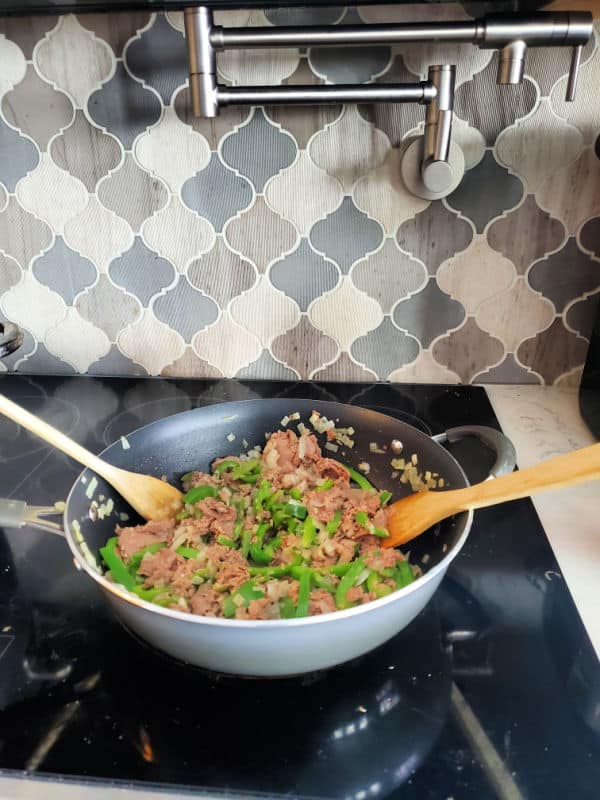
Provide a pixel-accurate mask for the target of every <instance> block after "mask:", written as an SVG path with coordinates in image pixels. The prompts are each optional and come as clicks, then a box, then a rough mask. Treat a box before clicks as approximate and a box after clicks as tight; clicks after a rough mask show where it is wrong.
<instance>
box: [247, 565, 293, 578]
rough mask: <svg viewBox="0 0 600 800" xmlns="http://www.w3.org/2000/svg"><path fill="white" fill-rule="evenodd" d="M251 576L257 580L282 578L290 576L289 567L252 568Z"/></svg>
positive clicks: (250, 569) (250, 570)
mask: <svg viewBox="0 0 600 800" xmlns="http://www.w3.org/2000/svg"><path fill="white" fill-rule="evenodd" d="M249 572H250V575H251V576H252V577H255V578H281V577H283V576H284V575H289V573H290V568H289V567H250V568H249Z"/></svg>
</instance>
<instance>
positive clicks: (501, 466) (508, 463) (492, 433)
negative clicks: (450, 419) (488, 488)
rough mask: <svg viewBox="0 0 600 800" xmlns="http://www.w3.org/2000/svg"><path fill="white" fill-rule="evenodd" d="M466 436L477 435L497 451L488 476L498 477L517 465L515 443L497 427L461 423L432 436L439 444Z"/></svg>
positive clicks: (452, 441) (455, 440) (456, 440)
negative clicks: (456, 426)
mask: <svg viewBox="0 0 600 800" xmlns="http://www.w3.org/2000/svg"><path fill="white" fill-rule="evenodd" d="M465 436H475V437H476V438H477V439H480V440H481V441H482V442H483V443H484V444H485V445H487V446H488V447H489V448H491V449H492V450H493V451H494V452H495V453H496V461H495V462H494V465H493V466H492V468H491V470H490V474H489V475H488V478H498V477H499V476H500V475H506V474H507V473H509V472H512V471H513V470H514V468H515V467H516V466H517V451H516V450H515V446H514V444H513V443H512V442H511V440H510V439H509V438H508V436H505V435H504V434H503V433H500V431H497V430H496V429H495V428H487V427H485V426H483V425H461V426H460V427H458V428H449V429H448V430H447V431H444V433H438V434H437V435H436V436H432V437H431V438H432V439H433V440H434V442H437V443H438V444H444V443H445V442H450V444H453V443H454V442H458V441H460V440H461V439H464V438H465Z"/></svg>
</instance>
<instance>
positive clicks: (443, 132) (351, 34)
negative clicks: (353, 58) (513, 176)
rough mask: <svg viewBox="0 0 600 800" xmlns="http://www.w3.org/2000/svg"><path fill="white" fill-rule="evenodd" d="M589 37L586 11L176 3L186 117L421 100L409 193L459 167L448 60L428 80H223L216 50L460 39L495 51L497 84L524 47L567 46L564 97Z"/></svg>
mask: <svg viewBox="0 0 600 800" xmlns="http://www.w3.org/2000/svg"><path fill="white" fill-rule="evenodd" d="M591 35H592V15H591V14H590V13H589V12H586V11H575V12H548V13H537V14H531V15H527V16H521V15H493V16H487V17H484V18H482V19H478V20H472V21H466V22H441V23H402V24H384V25H341V26H337V25H317V26H314V27H313V26H311V27H307V28H303V27H300V26H284V27H273V28H267V27H263V28H260V27H257V28H223V27H220V26H218V25H215V24H214V23H213V15H212V11H211V10H210V9H209V8H206V7H204V6H198V7H193V8H186V9H185V36H186V40H187V49H188V65H189V74H190V93H191V97H192V108H193V112H194V115H195V116H197V117H206V118H212V117H216V116H218V114H219V109H220V108H221V107H222V106H229V105H310V104H313V103H421V104H423V105H425V106H426V107H427V108H426V113H425V135H424V137H423V138H422V139H418V140H416V141H414V142H413V143H412V144H411V145H410V146H409V147H408V148H407V149H406V151H405V152H404V155H403V158H402V166H401V170H402V177H403V179H404V183H405V184H406V186H407V188H408V189H409V191H411V192H413V194H415V195H417V196H419V197H424V198H426V199H428V200H433V199H437V198H440V197H445V196H446V195H448V194H450V192H452V191H454V189H455V188H456V187H457V186H458V184H459V183H460V181H461V179H462V176H463V173H464V169H465V166H464V158H463V155H462V151H461V149H460V148H459V147H458V146H457V145H455V144H454V143H452V142H451V131H452V108H453V105H454V81H455V73H456V68H455V67H454V66H453V65H451V64H440V65H435V66H431V67H429V71H428V75H427V80H426V81H418V82H415V83H395V84H394V83H390V84H366V85H365V84H356V85H354V84H346V85H342V84H338V85H335V86H327V85H325V86H223V85H221V84H219V83H218V82H217V68H216V53H217V52H218V51H219V50H231V49H243V48H253V47H259V48H275V47H294V48H296V47H317V46H327V47H332V46H340V47H343V46H346V47H347V46H356V45H367V44H368V45H373V44H388V45H390V44H402V43H406V42H467V43H471V44H476V45H478V46H479V47H482V48H485V49H498V50H500V58H499V63H498V83H499V84H517V83H521V82H522V80H523V72H524V69H525V57H526V54H527V48H528V47H565V46H568V45H570V46H572V48H573V51H572V57H571V68H570V71H569V80H568V83H567V95H566V99H567V100H573V99H574V98H575V87H576V84H577V75H578V72H579V64H580V61H581V50H582V47H583V45H585V44H586V43H587V41H588V40H589V38H590V36H591ZM342 57H343V54H342Z"/></svg>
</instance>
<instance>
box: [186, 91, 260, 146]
mask: <svg viewBox="0 0 600 800" xmlns="http://www.w3.org/2000/svg"><path fill="white" fill-rule="evenodd" d="M173 108H174V109H175V113H176V114H177V116H178V117H179V119H180V120H181V121H182V122H184V123H185V124H186V125H189V126H190V127H192V128H193V129H194V130H195V131H196V133H199V134H201V135H202V136H204V138H205V139H206V141H207V142H208V144H209V145H210V149H211V150H218V149H219V143H220V141H221V139H222V138H223V137H224V136H225V134H226V133H230V132H231V131H233V130H235V128H236V127H237V126H238V125H242V124H243V123H244V122H245V121H246V120H247V119H248V117H249V116H250V114H251V113H252V109H251V108H248V107H247V106H226V107H225V108H221V109H219V116H218V117H214V118H213V119H204V118H203V117H195V116H194V112H193V109H192V102H191V98H190V93H189V90H188V88H187V87H186V86H184V87H183V88H182V89H180V90H179V91H178V92H177V94H176V95H175V98H174V100H173Z"/></svg>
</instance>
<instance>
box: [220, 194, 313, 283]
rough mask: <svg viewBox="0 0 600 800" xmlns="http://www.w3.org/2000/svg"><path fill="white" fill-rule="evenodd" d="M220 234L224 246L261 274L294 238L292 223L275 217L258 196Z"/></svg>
mask: <svg viewBox="0 0 600 800" xmlns="http://www.w3.org/2000/svg"><path fill="white" fill-rule="evenodd" d="M257 232H260V233H259V235H257ZM224 235H225V240H226V241H227V244H228V245H229V246H230V247H231V248H232V249H233V250H235V251H236V252H238V253H241V254H242V255H243V256H245V257H246V258H248V259H249V260H250V261H251V262H252V263H253V264H254V265H255V267H256V269H257V270H258V271H259V272H265V271H266V269H267V267H268V266H269V264H270V263H271V262H272V261H273V260H274V259H275V258H277V257H278V256H280V255H281V254H282V253H287V252H288V250H291V249H292V247H293V246H294V244H295V243H296V241H297V239H298V233H297V231H296V229H295V228H294V226H293V225H292V223H291V222H289V221H288V220H287V219H284V218H283V217H282V216H281V215H280V214H276V213H275V212H274V211H273V209H272V208H271V207H270V206H269V205H268V204H267V202H266V200H265V199H264V197H262V196H260V195H259V196H258V197H257V198H256V201H255V203H254V205H253V206H252V207H251V208H249V209H248V211H245V212H244V213H243V214H240V215H239V216H238V217H234V218H233V219H232V220H230V221H229V222H228V223H227V227H226V228H225V231H224Z"/></svg>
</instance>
